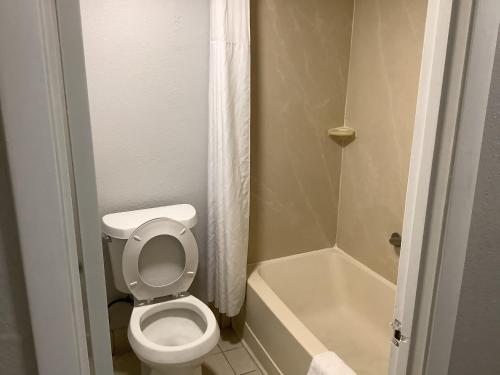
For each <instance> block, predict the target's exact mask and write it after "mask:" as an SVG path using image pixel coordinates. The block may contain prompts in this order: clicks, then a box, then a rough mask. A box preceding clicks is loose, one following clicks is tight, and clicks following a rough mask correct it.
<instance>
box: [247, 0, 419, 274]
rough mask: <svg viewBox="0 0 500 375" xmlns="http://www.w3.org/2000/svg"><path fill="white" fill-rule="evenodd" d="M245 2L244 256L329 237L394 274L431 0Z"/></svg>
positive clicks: (275, 253) (310, 246)
mask: <svg viewBox="0 0 500 375" xmlns="http://www.w3.org/2000/svg"><path fill="white" fill-rule="evenodd" d="M251 4H252V9H251V15H252V25H251V26H252V140H251V142H252V145H251V146H252V150H251V152H252V166H251V209H250V248H249V260H248V262H249V263H255V262H259V261H263V260H268V259H274V258H279V257H282V256H288V255H292V254H297V253H302V252H307V251H313V250H317V249H321V248H327V247H332V246H333V245H335V244H336V245H337V246H338V247H339V248H341V249H342V250H344V251H345V252H346V253H348V254H349V255H351V256H353V257H354V258H356V259H357V260H359V261H361V262H362V263H363V264H365V265H366V266H368V267H369V268H371V269H372V270H374V271H375V272H377V273H379V274H380V275H382V276H383V277H385V278H387V279H388V280H390V281H392V282H395V281H396V277H397V266H398V254H397V252H396V249H394V248H393V247H392V246H391V245H390V244H389V242H388V239H389V237H390V235H391V233H393V232H400V231H401V228H402V223H403V209H404V199H405V194H406V183H407V177H408V167H409V156H410V150H411V141H412V132H413V122H414V114H415V105H416V97H417V91H418V77H419V71H420V57H421V49H422V42H423V32H424V26H425V14H426V9H427V0H417V1H415V0H377V1H373V0H355V1H354V0H335V1H326V0H314V1H308V2H304V1H300V0H261V1H254V2H252V3H251ZM344 123H346V124H347V125H348V126H351V127H353V128H355V129H356V139H355V140H354V141H353V142H351V143H350V144H348V145H346V146H345V147H341V146H340V145H339V144H337V143H336V142H335V141H334V140H332V139H330V138H328V137H327V135H326V134H327V130H328V129H329V128H333V127H336V126H341V125H343V124H344Z"/></svg>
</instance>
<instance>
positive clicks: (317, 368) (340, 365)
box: [307, 352, 356, 375]
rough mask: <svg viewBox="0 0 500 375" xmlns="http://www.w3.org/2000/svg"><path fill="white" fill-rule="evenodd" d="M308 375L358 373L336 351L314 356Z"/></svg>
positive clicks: (348, 374)
mask: <svg viewBox="0 0 500 375" xmlns="http://www.w3.org/2000/svg"><path fill="white" fill-rule="evenodd" d="M307 375H356V373H355V372H354V371H353V370H352V369H351V368H350V367H349V366H347V365H346V364H345V363H344V361H342V360H341V359H340V358H339V356H338V355H337V354H335V353H334V352H324V353H320V354H317V355H315V356H314V358H313V360H312V361H311V366H310V367H309V371H308V372H307Z"/></svg>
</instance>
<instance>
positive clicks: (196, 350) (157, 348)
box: [128, 296, 220, 366]
mask: <svg viewBox="0 0 500 375" xmlns="http://www.w3.org/2000/svg"><path fill="white" fill-rule="evenodd" d="M168 310H174V311H175V310H177V311H185V310H188V311H190V312H193V313H195V314H197V316H198V317H199V318H200V319H202V320H203V321H204V323H205V326H204V332H203V334H202V335H201V336H200V337H198V338H196V339H195V340H193V341H191V342H187V343H184V344H182V345H161V344H158V343H156V342H154V341H152V340H151V339H150V338H148V337H147V336H146V335H145V334H144V328H145V327H143V323H144V322H145V320H147V319H169V318H165V317H162V315H161V314H162V312H165V311H168ZM219 335H220V332H219V326H218V324H217V321H216V319H215V316H214V314H213V313H212V311H211V310H210V309H209V308H208V306H207V305H205V304H204V303H203V302H202V301H200V300H199V299H197V298H195V297H193V296H187V297H182V298H178V299H175V300H171V301H167V302H160V303H155V304H152V305H144V306H138V307H134V309H133V311H132V316H131V317H130V323H129V329H128V338H129V342H130V345H131V346H132V349H133V350H134V352H135V353H136V354H137V356H138V357H139V358H140V359H141V360H142V361H143V362H145V363H149V364H155V365H173V366H175V365H181V364H182V365H186V364H190V363H196V362H197V361H201V359H202V358H203V357H204V356H205V355H207V354H208V353H209V352H210V351H211V350H212V349H213V348H214V347H215V345H217V342H218V340H219Z"/></svg>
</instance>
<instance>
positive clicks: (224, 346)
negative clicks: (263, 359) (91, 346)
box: [113, 329, 263, 375]
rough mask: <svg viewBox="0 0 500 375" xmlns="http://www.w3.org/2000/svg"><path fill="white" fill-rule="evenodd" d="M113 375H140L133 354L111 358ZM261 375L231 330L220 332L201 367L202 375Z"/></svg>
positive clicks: (138, 365) (137, 363) (138, 366)
mask: <svg viewBox="0 0 500 375" xmlns="http://www.w3.org/2000/svg"><path fill="white" fill-rule="evenodd" d="M113 367H114V375H140V368H141V366H140V363H139V360H138V359H137V357H136V356H135V355H134V353H126V354H122V355H119V356H114V357H113ZM243 374H245V375H263V373H262V372H261V371H260V370H259V369H258V367H257V364H256V363H255V362H254V360H253V359H252V357H251V356H250V355H249V354H248V352H247V350H246V349H245V347H244V346H243V344H242V343H241V342H240V340H239V339H238V337H237V336H236V334H235V333H234V331H233V330H231V329H223V330H221V338H220V341H219V344H218V345H217V346H216V347H215V348H214V349H213V350H212V353H211V354H210V355H209V356H208V357H207V359H206V360H205V362H204V363H203V365H202V375H243Z"/></svg>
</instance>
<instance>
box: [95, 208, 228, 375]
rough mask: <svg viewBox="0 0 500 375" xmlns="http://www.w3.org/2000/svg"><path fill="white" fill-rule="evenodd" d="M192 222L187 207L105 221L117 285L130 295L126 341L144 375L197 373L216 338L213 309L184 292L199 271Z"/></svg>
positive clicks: (110, 217) (125, 214)
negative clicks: (131, 300) (131, 307)
mask: <svg viewBox="0 0 500 375" xmlns="http://www.w3.org/2000/svg"><path fill="white" fill-rule="evenodd" d="M195 224H196V211H195V209H194V207H192V206H190V205H176V206H165V207H156V208H152V209H145V210H137V211H129V212H122V213H115V214H110V215H106V216H104V217H103V232H104V233H105V234H106V235H108V236H109V239H110V243H109V246H108V248H109V251H110V259H111V268H112V271H113V280H114V282H115V286H116V288H117V289H118V290H120V291H122V292H124V293H129V294H132V295H133V297H134V308H133V310H132V315H131V318H130V323H129V328H128V339H129V342H130V346H131V347H132V350H133V351H134V352H135V354H136V355H137V357H138V358H139V359H140V360H141V361H142V363H143V374H142V375H194V374H201V368H200V365H201V363H202V362H203V359H204V357H205V356H206V355H207V354H208V353H210V351H211V350H212V349H213V348H214V347H215V346H216V345H217V342H218V340H219V336H220V331H219V327H218V325H217V321H216V320H215V316H214V314H213V313H212V311H211V310H210V309H209V308H208V307H207V306H206V305H205V304H204V303H203V302H202V301H200V300H198V299H197V298H195V297H193V296H191V295H189V294H188V293H187V290H188V288H189V287H190V286H191V283H192V282H193V279H194V277H195V275H196V271H197V268H198V247H197V244H196V240H195V238H194V236H193V233H192V232H191V230H190V228H192V227H193V226H194V225H195Z"/></svg>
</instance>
